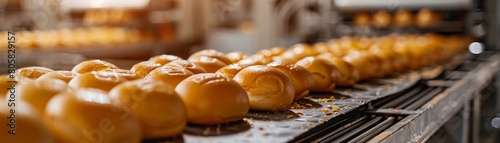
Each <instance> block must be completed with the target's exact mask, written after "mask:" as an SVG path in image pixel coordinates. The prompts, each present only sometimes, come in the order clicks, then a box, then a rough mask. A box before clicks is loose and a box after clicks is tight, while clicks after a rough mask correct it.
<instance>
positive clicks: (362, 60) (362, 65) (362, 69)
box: [343, 52, 378, 80]
mask: <svg viewBox="0 0 500 143" xmlns="http://www.w3.org/2000/svg"><path fill="white" fill-rule="evenodd" d="M343 60H344V61H346V62H348V63H349V64H351V65H353V66H354V68H356V69H358V70H359V79H360V80H365V79H368V78H370V77H373V76H375V74H376V73H375V72H378V71H377V70H376V69H377V64H373V63H372V62H371V61H370V59H369V58H368V57H367V56H366V53H365V54H363V53H360V52H351V53H350V54H349V55H347V56H345V57H343Z"/></svg>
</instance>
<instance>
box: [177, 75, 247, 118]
mask: <svg viewBox="0 0 500 143" xmlns="http://www.w3.org/2000/svg"><path fill="white" fill-rule="evenodd" d="M175 91H176V92H177V93H178V94H179V95H180V96H181V98H182V100H183V101H184V104H185V105H186V109H187V113H188V122H190V123H193V124H202V125H211V124H220V123H226V122H232V121H239V120H242V119H243V117H245V115H246V114H247V113H248V110H249V101H248V96H247V94H246V92H245V90H243V88H242V87H241V86H240V85H238V83H236V82H235V81H234V80H232V79H230V78H229V77H226V76H222V75H219V74H215V73H203V74H197V75H193V76H191V77H189V78H187V79H186V80H183V81H182V82H181V83H179V85H178V86H177V87H176V88H175Z"/></svg>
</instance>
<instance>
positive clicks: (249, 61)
mask: <svg viewBox="0 0 500 143" xmlns="http://www.w3.org/2000/svg"><path fill="white" fill-rule="evenodd" d="M262 57H264V56H262ZM266 61H267V60H266ZM236 64H238V65H243V66H247V67H248V66H253V65H265V64H266V63H264V62H263V60H260V59H259V58H255V57H253V58H245V59H243V60H240V61H238V62H237V63H236Z"/></svg>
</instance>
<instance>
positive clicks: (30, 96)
mask: <svg viewBox="0 0 500 143" xmlns="http://www.w3.org/2000/svg"><path fill="white" fill-rule="evenodd" d="M67 86H68V85H67V83H66V82H64V81H63V80H59V79H45V80H36V81H34V82H23V83H20V84H19V85H17V87H16V92H15V95H16V96H17V97H18V98H19V99H20V100H21V101H23V102H25V103H28V104H30V105H31V106H33V107H34V109H35V110H37V111H38V112H39V113H40V114H41V115H43V113H44V111H45V106H46V105H47V102H49V100H50V99H51V98H52V97H53V96H55V95H56V94H58V93H60V92H63V91H65V90H66V88H67ZM7 98H10V97H7Z"/></svg>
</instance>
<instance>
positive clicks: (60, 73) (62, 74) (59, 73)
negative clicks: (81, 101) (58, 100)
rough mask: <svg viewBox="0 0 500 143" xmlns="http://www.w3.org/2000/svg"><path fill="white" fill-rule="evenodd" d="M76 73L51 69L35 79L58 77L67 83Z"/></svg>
mask: <svg viewBox="0 0 500 143" xmlns="http://www.w3.org/2000/svg"><path fill="white" fill-rule="evenodd" d="M77 75H78V73H75V72H72V71H53V72H48V73H46V74H44V75H42V76H40V77H39V78H38V79H37V80H47V79H59V80H62V81H64V82H66V83H69V81H71V79H73V78H74V77H76V76H77Z"/></svg>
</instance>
